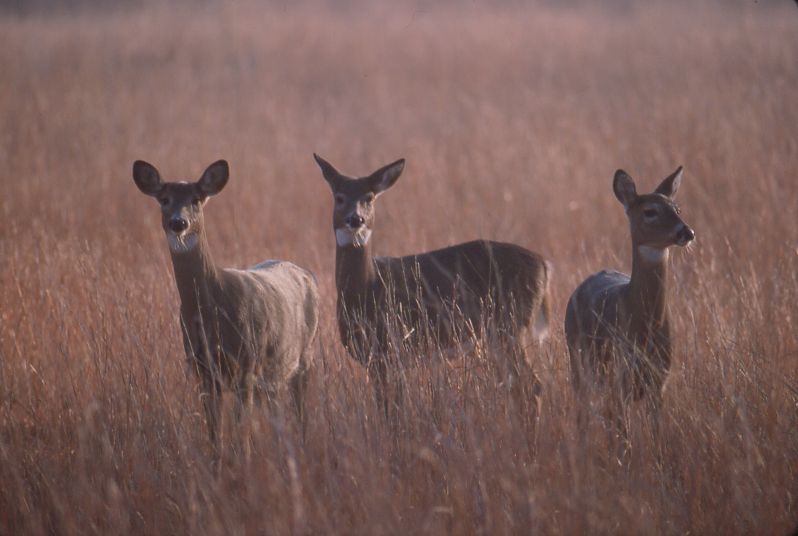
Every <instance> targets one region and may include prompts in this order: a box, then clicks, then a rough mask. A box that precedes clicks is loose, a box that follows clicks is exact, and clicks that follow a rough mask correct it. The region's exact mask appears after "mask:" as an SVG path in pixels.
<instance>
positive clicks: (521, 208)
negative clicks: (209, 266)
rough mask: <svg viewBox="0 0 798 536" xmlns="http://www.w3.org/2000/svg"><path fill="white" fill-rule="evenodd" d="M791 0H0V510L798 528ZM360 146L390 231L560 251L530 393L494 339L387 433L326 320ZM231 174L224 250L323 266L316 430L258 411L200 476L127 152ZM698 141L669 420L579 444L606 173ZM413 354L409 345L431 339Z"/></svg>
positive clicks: (223, 526)
mask: <svg viewBox="0 0 798 536" xmlns="http://www.w3.org/2000/svg"><path fill="white" fill-rule="evenodd" d="M796 30H798V8H796V6H795V4H794V3H793V2H788V1H783V2H778V1H775V0H774V1H768V2H763V1H760V2H753V1H752V2H745V1H738V2H718V3H715V2H677V3H669V2H653V3H646V4H643V3H634V2H624V1H618V2H604V3H598V4H597V3H595V2H568V3H566V4H561V3H555V2H538V3H526V2H484V3H478V2H445V3H434V2H412V1H406V2H395V3H394V2H392V3H387V2H386V3H380V4H375V3H370V2H365V1H362V2H361V1H355V0H353V1H346V2H332V1H329V2H322V1H319V2H307V3H299V4H295V3H290V2H262V3H261V2H236V3H229V4H221V3H216V2H210V1H208V2H178V3H173V4H169V5H161V3H157V2H149V1H145V0H141V1H136V0H130V1H120V2H117V3H112V4H110V5H109V4H108V3H104V2H97V1H90V0H83V1H81V0H75V1H74V2H68V1H65V2H44V1H35V0H34V1H30V2H22V1H21V0H17V1H13V0H12V1H3V2H0V73H2V74H1V76H0V185H1V186H2V189H0V259H2V264H3V269H2V270H0V315H1V316H0V533H34V534H38V533H42V534H45V533H48V534H49V533H59V534H90V533H96V534H109V533H125V532H133V533H149V534H162V533H191V534H205V533H208V534H210V533H214V534H233V533H237V534H244V533H286V532H293V533H304V532H316V533H358V534H365V533H368V534H385V533H440V532H448V533H466V532H483V533H491V534H495V533H526V532H543V533H565V534H571V533H586V532H591V533H592V532H604V533H641V532H643V533H685V532H692V533H699V534H706V533H726V534H728V533H740V534H750V533H756V532H760V533H769V534H774V533H776V534H778V533H787V532H788V531H789V530H791V529H792V528H794V527H795V526H796V525H798V514H797V513H796V496H797V495H796V494H798V480H796V476H798V338H797V337H796V330H795V319H796V314H798V305H797V304H798V278H797V277H796V268H798V225H797V223H798V185H797V184H796V179H798V107H797V106H795V104H794V103H795V102H798V31H796ZM314 151H315V152H318V153H319V154H321V155H322V156H324V157H325V158H327V159H329V160H330V161H331V162H333V163H334V164H335V165H336V166H337V167H338V168H339V169H340V170H341V171H342V172H344V173H348V174H351V175H364V174H367V173H369V172H371V171H372V170H374V169H376V168H377V167H379V166H381V165H383V164H386V163H388V162H391V161H394V160H395V159H397V158H400V157H405V158H406V159H407V165H406V168H405V172H404V174H403V176H402V177H401V178H400V180H399V181H398V183H397V184H396V186H395V187H394V188H393V189H392V190H391V191H390V192H389V193H387V194H386V195H385V196H383V197H381V198H380V200H379V202H378V214H377V224H376V229H375V232H374V235H373V241H374V245H375V249H376V251H377V253H378V254H385V255H402V254H408V253H413V252H417V251H421V250H425V249H431V248H435V247H440V246H445V245H449V244H453V243H457V242H461V241H465V240H469V239H473V238H476V237H485V238H492V239H500V240H503V241H509V242H515V243H518V244H521V245H523V246H525V247H528V248H530V249H533V250H535V251H539V252H540V253H542V254H544V255H546V256H547V257H548V258H550V259H551V260H552V262H553V264H554V266H555V270H556V271H555V279H554V281H553V292H554V295H555V302H556V303H555V318H556V322H555V323H554V326H553V336H552V337H551V339H550V340H549V341H548V342H547V343H546V344H545V345H544V346H543V347H542V348H539V349H536V350H535V351H534V352H533V355H532V356H531V357H532V361H533V363H534V365H535V369H536V370H537V372H538V374H539V375H540V376H541V378H542V380H543V383H544V389H545V391H544V395H543V405H542V409H541V416H540V420H539V422H537V423H534V422H530V419H528V418H527V416H526V415H524V414H523V413H522V412H519V411H518V408H516V407H515V406H514V405H513V404H512V402H511V401H510V400H509V399H508V397H507V395H506V393H505V392H504V391H503V390H502V389H500V388H499V387H497V386H496V385H495V381H494V379H493V378H492V376H490V375H489V374H486V373H485V372H484V370H483V369H482V368H480V367H479V366H478V363H477V364H475V365H474V366H471V365H472V364H471V363H469V362H466V360H464V361H463V362H462V363H458V362H454V363H452V364H449V365H445V364H441V363H434V362H433V363H430V364H428V365H425V366H422V367H419V368H418V369H417V370H415V371H413V372H412V373H410V378H409V382H410V387H409V392H408V395H407V397H406V398H407V401H408V403H407V406H406V408H405V409H404V411H405V415H404V417H405V418H404V420H403V422H402V428H401V430H399V431H397V430H395V429H392V428H391V427H390V426H388V423H386V422H385V420H384V419H383V418H382V416H381V415H380V413H379V412H378V411H377V408H376V406H375V404H374V403H373V395H372V389H371V386H370V385H368V384H367V381H366V377H365V374H363V371H362V369H361V368H360V367H359V366H357V365H356V364H353V363H352V361H351V359H350V358H349V357H348V356H347V355H346V353H345V352H344V350H343V349H342V348H341V347H340V344H339V342H338V337H337V333H336V331H335V325H334V283H333V268H334V261H333V256H334V237H333V232H332V229H331V210H332V199H331V195H330V193H329V190H328V188H327V185H326V183H325V182H324V181H323V180H322V178H321V173H320V172H319V170H318V169H317V167H316V165H315V163H314V161H313V159H312V152H314ZM218 158H225V159H227V160H228V161H229V162H230V165H231V180H230V183H229V184H228V186H227V188H226V189H225V191H224V192H222V194H221V195H220V196H219V197H218V198H216V199H214V200H212V201H211V202H210V203H209V204H208V205H207V209H206V221H207V225H208V228H209V235H210V245H211V248H212V249H213V252H214V256H215V258H216V260H217V261H219V262H220V263H221V264H225V265H233V266H239V267H241V266H247V265H251V264H254V263H255V262H257V261H260V260H262V259H265V258H284V259H288V260H291V261H294V262H297V263H298V264H301V265H303V266H306V267H308V268H310V269H312V270H313V271H314V272H315V273H316V274H317V276H318V278H319V281H320V286H321V291H322V294H323V311H322V312H323V315H324V318H323V321H322V333H321V337H320V342H319V351H318V355H317V361H316V363H317V366H316V368H315V370H314V372H313V374H312V381H311V391H312V392H311V395H310V400H309V413H310V423H309V433H308V436H307V438H306V441H305V442H304V444H303V443H302V441H301V435H300V434H299V433H298V432H297V430H296V426H295V423H294V422H293V420H292V418H291V415H290V414H288V415H282V413H281V412H277V413H276V414H271V415H269V414H267V413H266V412H263V413H260V414H259V416H258V422H259V423H260V425H261V426H260V430H259V432H258V433H257V434H256V438H255V452H256V455H255V457H254V459H253V461H252V463H250V464H244V463H241V462H240V461H239V460H238V459H237V455H236V451H235V447H234V446H230V447H229V449H228V451H229V452H228V456H227V458H228V459H227V460H226V465H225V467H226V468H225V470H224V472H223V475H222V477H221V478H220V479H218V480H214V478H213V477H212V475H210V474H209V471H208V469H207V468H208V462H209V452H208V445H207V441H206V435H205V424H204V420H203V418H202V416H201V413H200V404H199V400H198V398H197V390H196V384H195V381H194V379H193V377H192V376H191V375H187V374H186V371H185V367H184V354H183V350H182V343H181V341H180V335H179V330H178V320H177V312H178V303H179V302H178V297H177V292H176V289H175V284H174V280H173V276H172V272H171V263H170V259H169V255H168V250H167V247H166V243H165V242H166V241H165V240H164V237H163V232H162V231H161V229H160V215H159V210H158V208H157V204H156V203H155V202H154V201H153V200H152V199H150V198H147V197H145V196H143V195H141V194H140V193H139V192H138V190H137V189H136V188H135V186H134V184H133V181H132V178H131V166H132V162H133V161H134V160H135V159H145V160H147V161H149V162H151V163H153V164H155V165H156V166H157V167H158V168H159V169H160V170H161V172H162V174H163V176H164V177H165V178H166V179H167V180H178V179H183V180H195V179H196V178H198V177H199V175H200V173H201V172H202V170H204V169H205V167H206V166H207V165H208V164H210V163H211V162H213V161H214V160H216V159H218ZM678 165H684V166H685V175H684V180H683V183H682V188H681V190H680V192H679V196H678V199H679V201H680V204H681V207H682V210H683V212H682V215H683V217H684V219H685V221H687V222H688V223H689V224H690V225H691V226H692V227H693V228H694V229H695V231H696V233H697V242H696V244H695V247H694V248H692V250H691V251H690V252H683V251H678V252H674V255H672V257H671V259H672V260H671V267H672V271H671V275H670V278H669V285H670V289H669V296H670V301H671V311H672V314H673V329H674V334H675V357H674V367H673V370H672V374H671V380H670V382H669V385H668V389H667V392H666V395H665V412H664V416H663V427H664V435H663V439H662V441H660V442H657V441H654V440H653V439H652V438H651V435H650V426H649V425H650V423H649V422H648V419H647V417H646V416H645V415H638V416H637V418H636V419H635V420H634V422H633V425H632V441H633V448H634V450H633V457H632V460H631V461H630V465H629V467H626V468H624V467H620V466H618V464H617V463H616V462H615V461H614V460H613V456H612V452H610V450H608V448H607V445H606V440H605V435H606V434H604V432H603V431H602V430H601V429H600V427H598V426H596V427H595V429H594V430H592V435H591V441H590V443H589V444H588V445H579V444H578V443H577V442H576V439H575V437H576V434H575V432H576V430H575V422H574V411H573V409H574V408H573V401H572V398H571V390H570V386H569V383H568V375H567V353H566V351H565V347H564V341H563V336H562V328H561V325H562V322H561V319H562V317H563V314H564V309H565V307H564V304H565V301H566V300H567V298H568V295H569V294H570V292H571V291H572V289H573V288H574V287H575V286H576V285H577V284H578V283H579V282H580V281H581V280H582V279H583V278H584V277H585V276H587V275H588V274H590V273H592V272H594V271H596V270H598V269H601V268H604V267H612V268H617V269H624V270H628V269H629V265H630V244H629V231H628V228H627V224H626V220H625V217H624V214H623V210H622V207H621V206H620V204H618V202H617V200H616V199H615V198H614V196H613V194H612V191H611V180H612V175H613V173H614V171H615V170H616V169H617V168H619V167H623V168H624V169H625V170H626V171H628V172H629V173H630V174H631V175H632V176H633V177H635V178H636V179H637V182H638V190H639V191H650V190H652V189H653V188H654V187H655V186H656V185H657V184H658V182H659V180H661V179H662V178H663V177H665V176H666V175H667V174H669V173H670V172H672V171H673V170H674V169H675V168H676V167H677V166H678ZM420 358H421V359H422V360H424V359H423V356H420Z"/></svg>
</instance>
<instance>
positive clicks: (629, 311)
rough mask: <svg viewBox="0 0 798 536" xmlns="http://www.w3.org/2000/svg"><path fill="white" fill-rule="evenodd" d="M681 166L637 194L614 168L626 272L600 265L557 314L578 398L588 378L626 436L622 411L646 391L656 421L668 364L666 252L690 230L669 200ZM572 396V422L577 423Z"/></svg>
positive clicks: (689, 236)
mask: <svg viewBox="0 0 798 536" xmlns="http://www.w3.org/2000/svg"><path fill="white" fill-rule="evenodd" d="M682 171H683V170H682V167H681V166H679V167H678V168H677V169H676V171H674V172H673V173H672V174H670V175H668V176H667V177H666V178H665V179H664V180H663V181H662V182H661V183H660V185H659V186H657V188H656V190H654V192H652V193H649V194H641V195H638V193H637V189H636V187H635V182H634V180H633V179H632V177H631V176H630V175H629V174H628V173H626V172H625V171H623V170H621V169H619V170H618V171H616V172H615V176H614V179H613V191H614V193H615V197H616V198H617V199H618V201H620V202H621V204H622V205H623V207H624V211H625V212H626V216H627V218H628V220H629V228H630V232H631V238H632V274H631V276H629V275H627V274H624V273H621V272H617V271H613V270H603V271H600V272H598V273H595V274H593V275H591V276H589V277H588V278H587V279H585V280H584V281H583V282H582V283H581V284H580V285H579V286H578V287H577V288H576V290H574V292H573V294H572V295H571V297H570V299H569V300H568V305H567V308H566V314H565V336H566V343H567V346H568V353H569V357H570V368H571V382H572V384H573V387H574V389H575V391H576V393H577V394H578V396H580V397H584V396H586V392H587V389H588V388H589V387H590V386H591V385H592V386H594V387H598V388H599V389H600V390H609V392H608V393H607V394H608V395H609V396H608V399H607V412H608V413H609V416H610V417H611V418H613V419H614V420H615V426H616V427H617V429H618V430H619V431H620V433H621V436H622V441H623V442H626V441H627V438H626V419H625V418H624V416H623V415H624V411H625V409H626V408H627V407H628V405H629V404H630V403H631V402H632V401H638V400H641V399H643V398H644V397H647V398H648V399H649V400H650V402H651V407H652V409H653V413H654V420H655V421H657V420H658V415H659V410H660V407H661V404H662V392H663V390H664V387H665V381H666V379H667V376H668V372H669V369H670V366H671V358H672V341H671V329H670V318H669V314H668V303H667V279H668V278H667V275H668V255H669V253H668V251H669V248H670V247H672V246H682V247H683V246H687V245H688V244H690V243H691V242H692V241H693V240H694V239H695V232H694V231H693V230H692V229H691V228H690V227H689V226H688V225H687V224H686V223H685V222H684V221H683V220H682V218H681V216H680V214H681V212H680V210H679V207H678V206H677V205H676V203H675V201H674V199H675V196H676V192H677V191H678V189H679V185H680V184H681V181H682ZM585 404H586V401H585V400H584V399H583V400H581V401H580V408H578V410H579V411H580V413H579V414H578V415H579V420H580V424H579V427H580V428H583V426H584V422H583V418H584V414H583V409H584V406H585Z"/></svg>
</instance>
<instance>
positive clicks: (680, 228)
mask: <svg viewBox="0 0 798 536" xmlns="http://www.w3.org/2000/svg"><path fill="white" fill-rule="evenodd" d="M681 181H682V167H681V166H679V168H678V169H677V170H676V171H674V172H673V173H672V174H671V175H669V176H668V177H666V178H665V180H663V181H662V183H660V185H659V186H658V187H657V189H656V190H654V192H653V193H650V194H643V195H638V194H637V190H636V188H635V183H634V180H633V179H632V177H630V176H629V174H628V173H626V172H625V171H623V170H622V169H619V170H618V171H616V172H615V179H614V181H613V185H612V187H613V191H614V192H615V197H617V198H618V200H619V201H620V202H621V203H622V204H623V206H624V209H625V210H626V216H627V217H628V218H629V227H630V229H631V233H632V244H633V245H634V246H635V247H636V248H638V249H639V250H640V251H641V253H643V256H644V257H646V258H652V259H655V260H656V258H661V257H662V256H663V255H664V252H665V250H666V249H667V248H668V247H670V246H674V245H678V246H686V245H687V244H688V243H690V242H691V241H692V240H693V239H694V238H695V233H694V232H693V230H692V229H691V228H690V227H688V226H687V224H685V223H684V221H683V220H682V218H681V217H680V216H679V207H678V206H677V205H676V203H675V202H674V198H675V197H676V192H677V191H678V189H679V185H680V184H681Z"/></svg>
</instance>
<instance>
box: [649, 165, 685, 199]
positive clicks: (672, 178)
mask: <svg viewBox="0 0 798 536" xmlns="http://www.w3.org/2000/svg"><path fill="white" fill-rule="evenodd" d="M682 171H683V169H682V166H679V167H678V168H676V171H674V172H673V173H671V174H670V175H668V176H667V177H666V178H665V180H663V181H662V182H661V183H660V185H659V186H657V189H656V190H655V192H656V193H658V194H662V195H664V196H665V197H669V198H671V199H673V198H674V197H676V192H678V191H679V185H680V184H681V183H682Z"/></svg>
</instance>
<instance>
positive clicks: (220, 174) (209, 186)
mask: <svg viewBox="0 0 798 536" xmlns="http://www.w3.org/2000/svg"><path fill="white" fill-rule="evenodd" d="M229 178H230V166H228V165H227V160H217V161H216V162H214V163H213V164H211V165H210V166H208V169H206V170H205V172H204V173H203V174H202V177H200V179H199V180H198V181H197V187H198V188H199V191H200V192H201V193H202V194H203V195H204V196H206V197H210V196H212V195H216V194H218V193H219V192H221V191H222V188H224V186H225V184H227V179H229Z"/></svg>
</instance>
